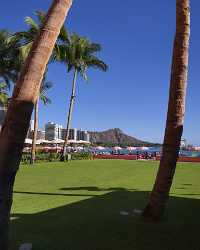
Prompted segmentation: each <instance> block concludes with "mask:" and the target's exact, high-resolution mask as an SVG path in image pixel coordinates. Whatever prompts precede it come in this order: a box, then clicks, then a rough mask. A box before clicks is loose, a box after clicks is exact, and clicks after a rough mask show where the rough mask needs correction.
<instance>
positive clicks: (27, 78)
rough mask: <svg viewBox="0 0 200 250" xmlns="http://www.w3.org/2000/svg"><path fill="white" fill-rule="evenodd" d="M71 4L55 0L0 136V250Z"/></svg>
mask: <svg viewBox="0 0 200 250" xmlns="http://www.w3.org/2000/svg"><path fill="white" fill-rule="evenodd" d="M71 4H72V0H54V1H53V3H52V6H51V7H50V9H49V11H48V13H47V17H46V21H45V23H44V25H43V27H42V28H41V31H40V34H39V35H38V37H37V38H36V40H35V42H34V44H33V47H32V49H31V51H30V54H29V56H28V58H27V60H26V63H25V65H24V68H23V70H22V72H21V74H20V77H19V80H18V81H17V83H16V86H15V88H14V92H13V95H12V100H11V102H10V104H9V107H8V112H7V115H6V118H5V123H4V126H3V128H2V131H1V134H0V249H1V250H8V249H9V241H8V239H9V233H8V232H9V230H8V229H9V217H10V209H11V205H12V192H13V185H14V179H15V175H16V172H17V170H18V168H19V164H20V160H21V155H22V149H23V145H24V140H25V137H26V134H27V131H28V128H29V123H30V119H31V114H32V111H33V108H34V105H35V103H36V100H37V98H38V95H39V89H40V85H41V81H42V78H43V74H44V71H45V68H46V64H47V62H48V60H49V58H50V56H51V53H52V50H53V47H54V44H55V42H56V39H57V36H58V34H59V32H60V28H61V27H62V25H63V23H64V20H65V17H66V15H67V12H68V11H69V9H70V7H71Z"/></svg>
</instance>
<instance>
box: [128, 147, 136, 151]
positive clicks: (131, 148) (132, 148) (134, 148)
mask: <svg viewBox="0 0 200 250" xmlns="http://www.w3.org/2000/svg"><path fill="white" fill-rule="evenodd" d="M126 149H127V150H129V151H132V150H136V149H137V148H136V147H127V148H126Z"/></svg>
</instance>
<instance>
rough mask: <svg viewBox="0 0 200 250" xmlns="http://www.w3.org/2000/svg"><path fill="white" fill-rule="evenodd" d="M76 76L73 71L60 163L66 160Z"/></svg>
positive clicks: (76, 72) (75, 72)
mask: <svg viewBox="0 0 200 250" xmlns="http://www.w3.org/2000/svg"><path fill="white" fill-rule="evenodd" d="M77 74H78V70H77V69H74V77H73V84H72V93H71V97H70V104H69V113H68V117H67V128H66V134H65V138H64V139H65V141H64V145H63V149H62V154H61V159H60V160H61V161H65V158H66V146H67V144H68V140H69V131H70V126H71V119H72V112H73V108H74V102H75V97H76V96H75V94H76V79H77Z"/></svg>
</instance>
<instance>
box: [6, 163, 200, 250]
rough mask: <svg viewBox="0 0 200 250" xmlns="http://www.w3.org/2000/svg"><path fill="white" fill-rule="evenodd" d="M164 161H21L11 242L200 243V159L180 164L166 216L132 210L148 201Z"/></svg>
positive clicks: (61, 248) (110, 249) (160, 246)
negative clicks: (150, 218) (149, 217)
mask: <svg viewBox="0 0 200 250" xmlns="http://www.w3.org/2000/svg"><path fill="white" fill-rule="evenodd" d="M157 166H158V163H155V162H145V161H125V160H94V161H72V162H70V163H45V164H44V163H43V164H37V165H36V167H29V166H22V167H21V168H20V171H19V172H18V175H17V178H16V183H15V188H14V202H13V207H12V223H11V231H12V239H11V241H12V250H17V249H18V247H19V245H20V244H21V243H24V242H31V243H33V250H175V249H178V250H179V249H181V250H199V249H200V237H199V228H200V215H199V212H200V181H199V179H200V178H199V177H200V164H191V163H190V164H189V163H183V164H178V167H177V172H176V176H175V180H174V184H173V187H172V190H171V197H170V201H169V203H168V208H167V211H166V215H165V218H164V219H163V221H162V222H161V223H150V222H144V221H143V220H141V218H140V216H138V215H137V214H134V213H133V209H142V208H143V207H144V206H145V204H146V203H147V200H148V195H149V191H150V190H151V188H152V185H153V181H154V178H155V174H156V170H157ZM121 211H127V212H129V214H128V215H126V216H125V215H121V214H120V212H121Z"/></svg>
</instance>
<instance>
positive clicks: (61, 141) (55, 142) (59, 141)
mask: <svg viewBox="0 0 200 250" xmlns="http://www.w3.org/2000/svg"><path fill="white" fill-rule="evenodd" d="M64 142H65V141H64V140H62V139H56V140H53V141H51V143H52V144H61V143H64Z"/></svg>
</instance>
